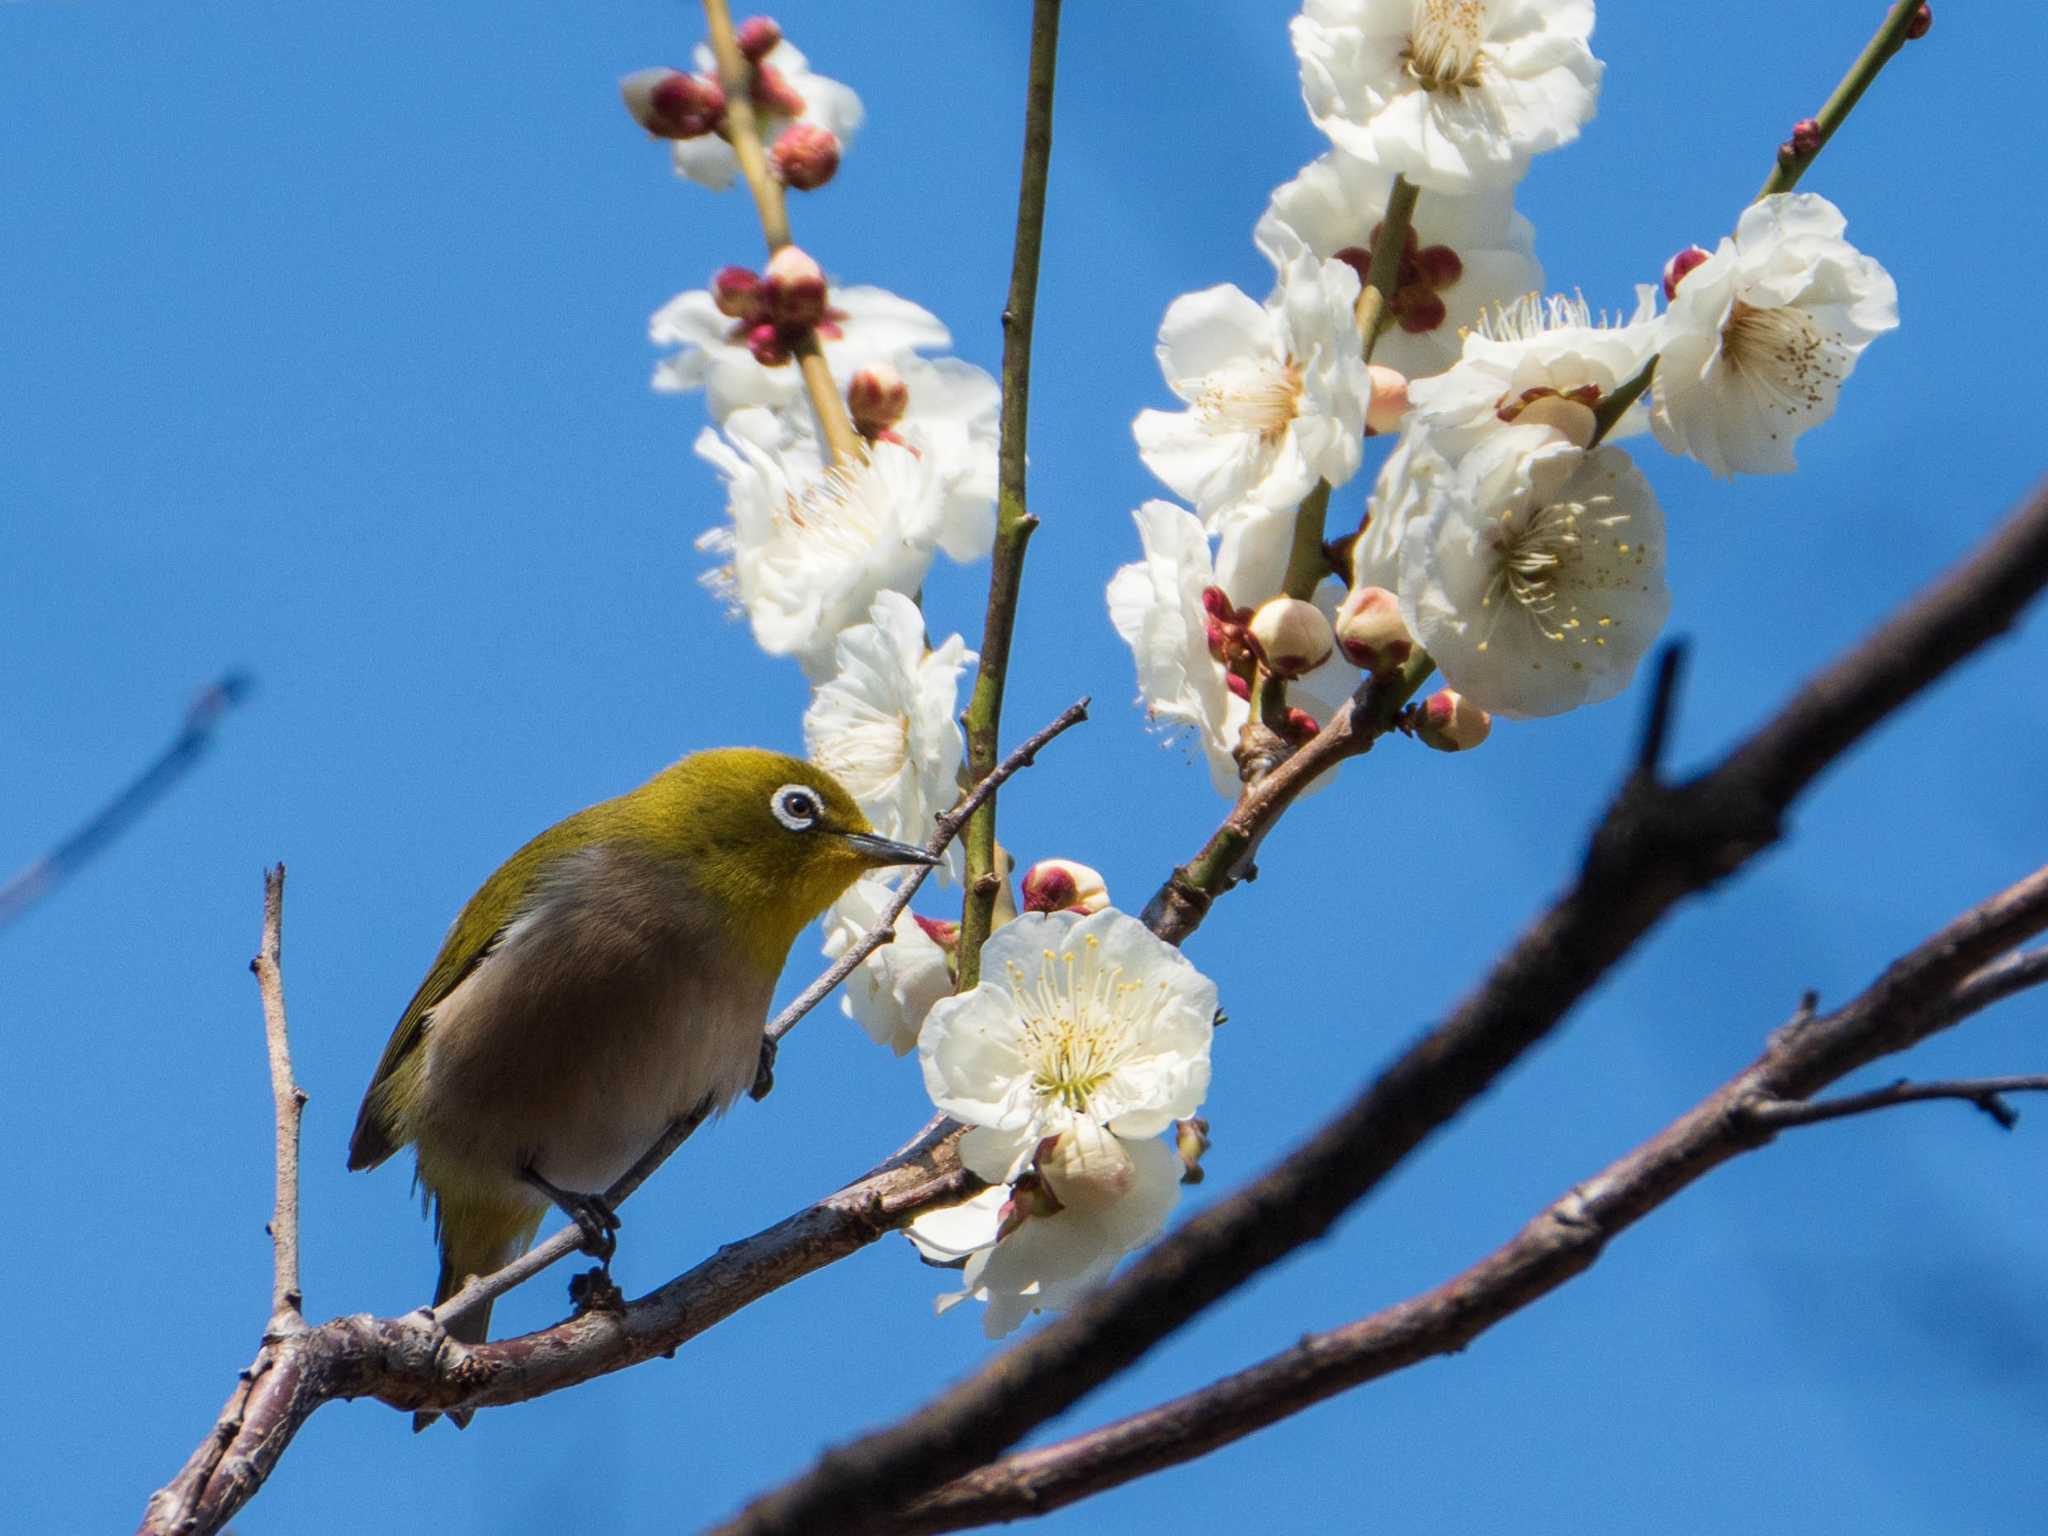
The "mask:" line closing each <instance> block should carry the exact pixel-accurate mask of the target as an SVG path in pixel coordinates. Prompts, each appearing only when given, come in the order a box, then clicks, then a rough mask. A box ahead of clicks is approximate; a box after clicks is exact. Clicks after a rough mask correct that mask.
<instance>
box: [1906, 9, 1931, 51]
mask: <svg viewBox="0 0 2048 1536" xmlns="http://www.w3.org/2000/svg"><path fill="white" fill-rule="evenodd" d="M1933 25H1934V7H1933V6H1931V5H1923V6H1921V7H1920V9H1919V10H1917V11H1915V12H1914V13H1913V19H1912V20H1911V21H1909V22H1907V23H1906V41H1907V42H1909V43H1910V42H1912V41H1913V40H1914V39H1916V38H1922V37H1925V36H1926V35H1927V29H1928V28H1929V27H1931V26H1933Z"/></svg>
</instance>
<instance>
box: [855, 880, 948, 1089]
mask: <svg viewBox="0 0 2048 1536" xmlns="http://www.w3.org/2000/svg"><path fill="white" fill-rule="evenodd" d="M890 899H891V891H890V886H889V883H888V882H887V881H886V880H883V879H882V878H880V877H878V876H873V875H870V876H866V877H864V878H862V879H859V880H856V881H855V882H854V883H853V885H852V886H851V887H850V888H849V889H848V890H847V892H846V894H845V895H844V896H842V897H840V898H839V900H838V901H837V902H835V903H834V904H833V906H832V909H831V911H830V912H828V913H827V914H826V916H825V955H826V957H827V958H828V959H837V958H838V957H839V956H840V955H843V954H845V953H846V951H847V949H848V947H849V946H850V945H852V944H853V943H854V942H855V941H856V940H857V939H859V938H860V936H861V935H862V934H864V933H866V932H867V931H868V929H870V928H872V927H873V926H874V925H875V924H876V923H877V922H878V921H880V920H881V916H882V909H883V908H884V907H886V906H887V905H888V904H889V901H890ZM893 931H894V933H895V937H894V938H893V939H892V940H891V941H890V942H889V943H887V944H884V945H883V946H882V947H881V948H880V949H878V950H876V951H875V952H874V953H873V954H872V955H869V956H868V957H867V959H865V960H863V961H862V962H861V963H860V966H859V968H858V969H856V970H855V971H854V973H853V974H852V975H851V976H849V977H847V978H846V985H845V986H844V987H842V988H841V989H840V997H839V1007H840V1010H841V1011H842V1012H843V1013H845V1014H846V1016H847V1017H848V1018H850V1019H852V1020H853V1021H854V1022H855V1023H857V1024H858V1025H860V1027H861V1028H862V1029H864V1030H866V1031H867V1032H868V1035H869V1038H871V1039H872V1040H873V1041H874V1042H875V1043H876V1044H877V1045H886V1046H888V1047H889V1048H890V1049H891V1050H893V1051H894V1052H895V1053H896V1054H897V1055H898V1056H904V1055H907V1054H909V1052H910V1049H911V1047H913V1046H914V1045H916V1044H917V1033H918V1030H919V1029H920V1028H922V1027H923V1025H924V1016H925V1015H926V1014H927V1013H928V1012H930V1011H931V1006H932V1004H934V1003H936V1002H937V1001H938V1000H939V999H940V998H942V997H950V996H952V995H953V973H952V971H951V969H950V967H949V966H948V964H947V956H946V951H945V950H944V949H943V948H942V947H941V946H940V945H939V943H938V941H937V940H936V939H934V938H933V937H932V933H931V930H930V929H929V928H927V927H926V925H925V924H924V923H923V922H921V921H920V920H919V919H918V918H917V916H916V915H915V914H914V913H911V912H907V911H906V912H903V913H901V914H899V915H898V917H897V919H896V924H895V928H894V930H893Z"/></svg>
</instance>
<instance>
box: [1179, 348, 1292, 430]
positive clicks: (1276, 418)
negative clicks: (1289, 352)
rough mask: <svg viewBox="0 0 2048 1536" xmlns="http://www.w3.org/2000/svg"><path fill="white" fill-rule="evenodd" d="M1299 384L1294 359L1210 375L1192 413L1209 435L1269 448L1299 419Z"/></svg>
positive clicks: (1197, 392) (1262, 363) (1196, 398)
mask: <svg viewBox="0 0 2048 1536" xmlns="http://www.w3.org/2000/svg"><path fill="white" fill-rule="evenodd" d="M1301 383H1302V371H1301V364H1299V363H1297V362H1296V361H1294V359H1293V358H1289V359H1287V360H1286V361H1285V362H1284V363H1283V362H1278V361H1272V360H1268V361H1264V362H1258V363H1253V364H1250V365H1248V366H1245V367H1241V368H1232V369H1229V370H1227V371H1225V372H1222V373H1212V374H1210V375H1209V376H1208V377H1207V378H1205V379H1203V380H1202V383H1201V386H1200V388H1198V389H1197V390H1196V392H1195V398H1194V408H1195V414H1196V415H1197V416H1199V417H1200V418H1201V420H1202V424H1203V425H1204V426H1205V427H1207V428H1208V429H1209V431H1211V432H1213V433H1217V434H1219V435H1225V436H1236V435H1239V434H1249V435H1251V436H1254V437H1256V438H1258V440H1259V441H1260V442H1261V443H1263V444H1265V445H1266V446H1268V447H1271V446H1272V445H1273V444H1275V443H1277V442H1279V441H1280V439H1281V438H1283V437H1285V436H1286V435H1287V428H1288V425H1289V424H1290V423H1291V422H1292V421H1293V420H1294V418H1295V417H1296V416H1297V415H1298V414H1300V411H1301Z"/></svg>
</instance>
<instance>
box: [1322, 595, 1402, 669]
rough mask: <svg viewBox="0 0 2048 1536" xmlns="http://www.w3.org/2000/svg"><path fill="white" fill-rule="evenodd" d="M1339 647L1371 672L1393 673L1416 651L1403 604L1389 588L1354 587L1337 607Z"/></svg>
mask: <svg viewBox="0 0 2048 1536" xmlns="http://www.w3.org/2000/svg"><path fill="white" fill-rule="evenodd" d="M1337 644H1338V645H1340V646H1342V647H1343V650H1344V659H1345V660H1346V661H1348V662H1350V663H1351V665H1353V666H1354V667H1362V668H1364V669H1365V670H1366V671H1367V672H1373V673H1379V672H1391V671H1393V670H1394V668H1396V667H1398V666H1400V665H1401V664H1402V663H1403V662H1405V661H1406V660H1407V659H1408V658H1409V656H1410V655H1411V654H1412V653H1413V652H1414V650H1415V637H1414V636H1412V635H1410V634H1409V633H1408V626H1407V624H1405V623H1404V622H1402V619H1401V605H1400V603H1399V601H1398V600H1396V598H1395V597H1394V594H1393V593H1391V592H1389V591H1388V590H1387V589H1386V588H1385V587H1353V588H1352V589H1351V590H1350V591H1349V592H1346V593H1345V594H1344V601H1343V602H1342V603H1340V604H1338V605H1337Z"/></svg>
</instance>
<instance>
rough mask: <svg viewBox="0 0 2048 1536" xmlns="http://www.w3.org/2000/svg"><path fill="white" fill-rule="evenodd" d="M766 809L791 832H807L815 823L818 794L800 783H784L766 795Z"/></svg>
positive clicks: (818, 809)
mask: <svg viewBox="0 0 2048 1536" xmlns="http://www.w3.org/2000/svg"><path fill="white" fill-rule="evenodd" d="M768 809H769V810H771V811H773V812H774V813H775V819H776V820H777V821H779V822H781V823H782V824H783V825H784V826H785V827H787V828H789V830H790V831H792V832H807V831H809V830H810V829H811V828H812V827H813V826H815V825H817V821H818V813H819V811H820V809H821V807H820V806H819V805H818V796H817V794H816V793H815V792H814V791H812V790H808V789H806V788H804V786H803V785H801V784H785V785H783V786H782V788H780V789H778V790H777V791H775V793H774V794H772V795H770V796H769V797H768Z"/></svg>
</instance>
